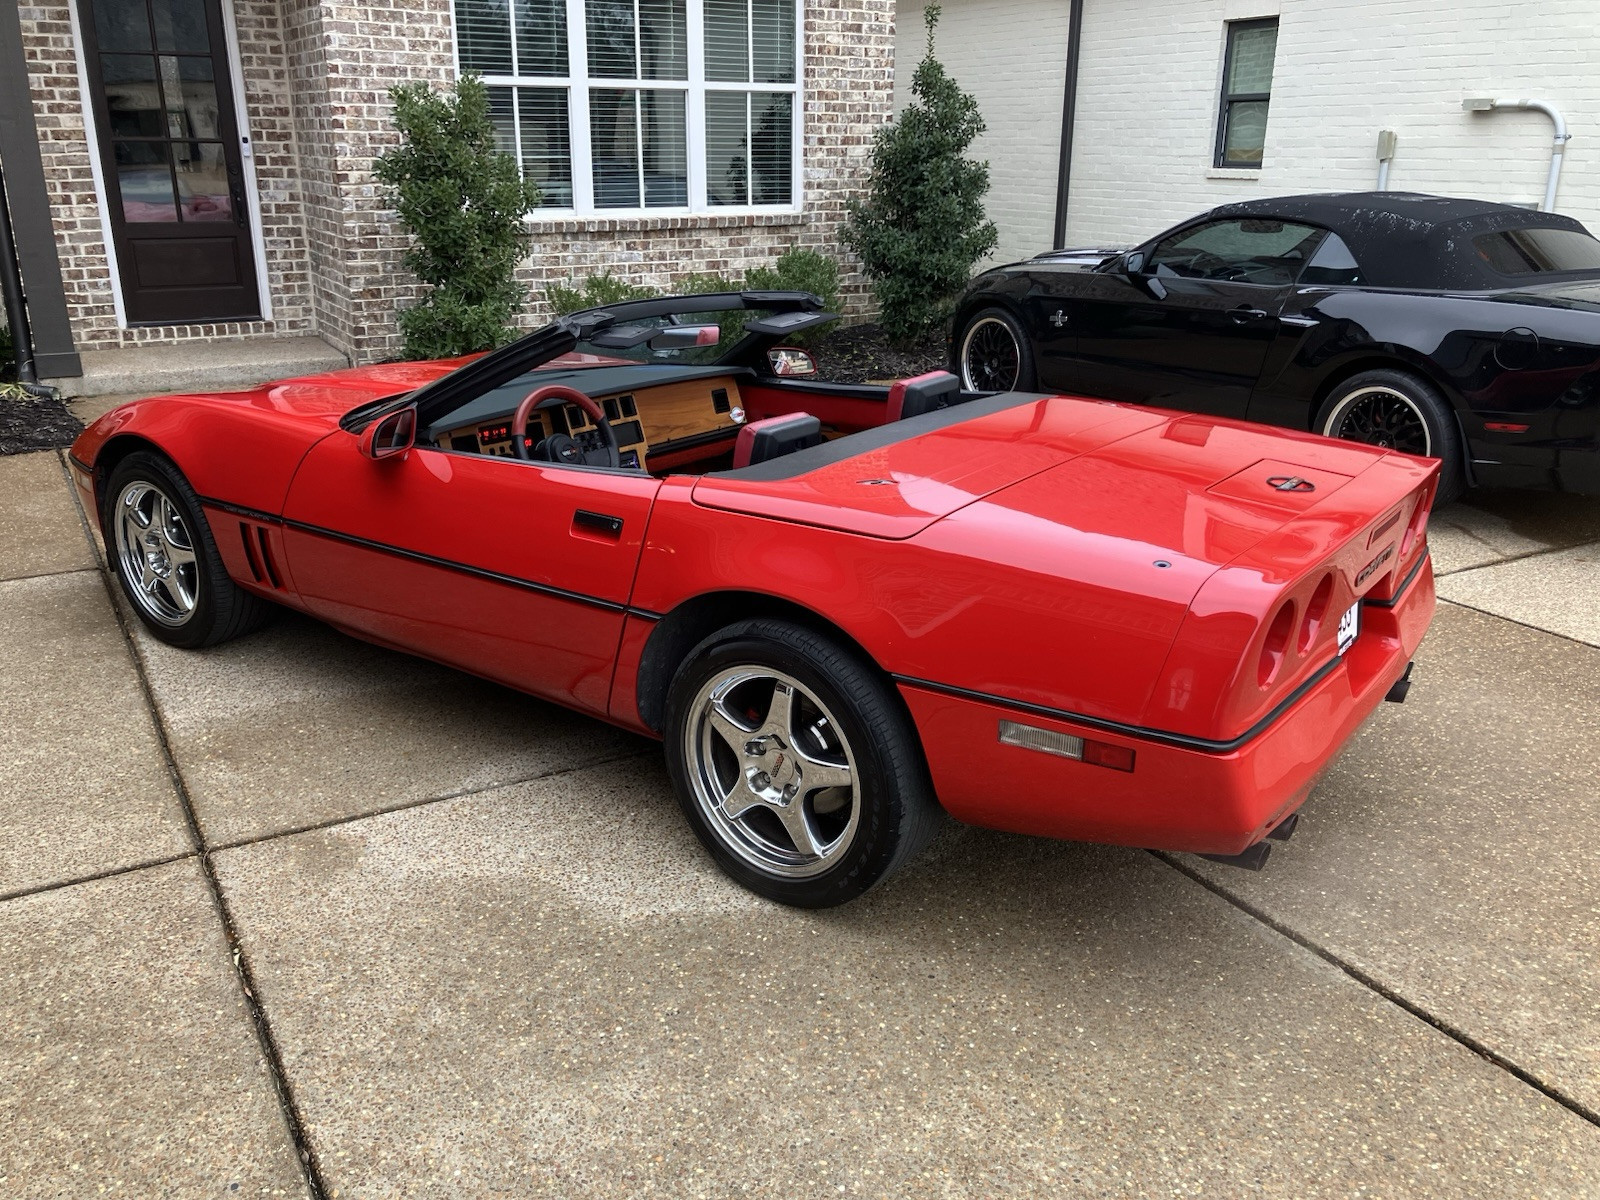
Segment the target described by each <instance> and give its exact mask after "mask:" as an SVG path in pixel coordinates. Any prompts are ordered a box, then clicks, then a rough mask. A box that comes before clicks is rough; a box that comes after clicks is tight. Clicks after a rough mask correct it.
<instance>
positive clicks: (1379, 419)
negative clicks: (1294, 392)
mask: <svg viewBox="0 0 1600 1200" xmlns="http://www.w3.org/2000/svg"><path fill="white" fill-rule="evenodd" d="M1315 429H1316V430H1317V432H1319V433H1322V434H1325V435H1326V436H1328V437H1336V438H1344V439H1345V440H1346V441H1351V442H1365V443H1366V444H1367V445H1369V446H1382V447H1383V448H1385V449H1389V450H1401V451H1404V452H1405V453H1407V454H1416V455H1420V456H1421V457H1423V458H1437V459H1439V460H1440V461H1441V462H1442V463H1443V467H1442V468H1441V471H1440V475H1439V491H1438V495H1437V497H1436V498H1435V500H1434V504H1435V505H1442V504H1448V503H1449V502H1450V501H1452V500H1454V499H1456V498H1457V497H1459V496H1460V495H1461V493H1462V492H1463V491H1465V490H1466V463H1465V460H1464V456H1463V453H1462V448H1461V431H1460V429H1459V428H1458V427H1457V425H1456V419H1455V414H1454V413H1452V412H1451V411H1450V406H1449V404H1448V403H1447V402H1446V401H1445V399H1444V397H1443V396H1441V395H1440V394H1439V391H1438V389H1437V388H1435V387H1434V386H1433V385H1432V384H1431V383H1429V382H1427V381H1426V380H1424V379H1420V378H1418V377H1417V376H1415V375H1412V374H1410V373H1408V372H1406V371H1397V370H1392V369H1389V368H1381V369H1379V370H1374V371H1363V372H1361V374H1359V375H1352V376H1351V377H1350V378H1349V379H1346V380H1344V381H1343V382H1342V383H1340V384H1339V385H1338V386H1337V387H1335V388H1334V389H1333V391H1332V392H1331V393H1330V394H1329V396H1328V398H1327V400H1325V401H1324V402H1323V405H1322V408H1321V410H1320V411H1319V412H1318V413H1317V420H1316V425H1315Z"/></svg>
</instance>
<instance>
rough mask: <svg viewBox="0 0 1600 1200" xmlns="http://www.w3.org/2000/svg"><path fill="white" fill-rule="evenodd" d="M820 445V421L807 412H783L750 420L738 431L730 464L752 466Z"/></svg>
mask: <svg viewBox="0 0 1600 1200" xmlns="http://www.w3.org/2000/svg"><path fill="white" fill-rule="evenodd" d="M820 445H822V422H821V421H819V420H818V419H817V418H816V417H813V416H812V415H811V414H810V413H798V412H797V413H786V414H785V415H784V416H781V417H768V418H766V419H765V420H762V421H751V422H750V424H748V425H746V426H745V427H744V428H743V429H741V430H739V440H738V441H736V442H735V443H734V445H733V465H734V466H735V467H736V468H737V467H748V466H753V465H754V464H756V463H761V462H766V461H768V460H769V459H774V458H777V457H779V456H780V455H783V454H788V453H790V452H791V451H794V450H804V449H806V448H807V447H808V446H820Z"/></svg>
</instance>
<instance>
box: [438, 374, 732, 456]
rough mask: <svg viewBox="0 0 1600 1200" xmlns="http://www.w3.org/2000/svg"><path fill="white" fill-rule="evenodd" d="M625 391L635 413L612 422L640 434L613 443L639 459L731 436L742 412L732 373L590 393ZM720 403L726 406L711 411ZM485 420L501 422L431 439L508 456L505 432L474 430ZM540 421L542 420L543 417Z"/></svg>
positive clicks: (586, 425) (604, 397)
mask: <svg viewBox="0 0 1600 1200" xmlns="http://www.w3.org/2000/svg"><path fill="white" fill-rule="evenodd" d="M718 391H721V392H723V393H724V396H725V400H726V404H725V406H724V405H723V404H722V403H719V402H718V401H717V400H716V399H715V397H714V394H715V393H716V392H718ZM625 396H631V397H633V400H634V407H635V408H636V409H637V411H638V416H637V417H629V416H626V415H624V416H623V418H622V421H620V422H614V423H615V424H622V423H626V422H628V421H632V420H637V421H638V422H639V428H640V431H641V432H642V433H643V434H644V438H643V440H642V441H629V442H622V443H619V444H618V449H619V450H623V451H627V450H636V451H637V452H638V453H639V457H640V460H641V461H642V462H644V463H646V464H648V462H649V460H650V459H651V458H654V457H656V456H657V455H660V454H670V453H672V452H673V451H674V450H677V449H683V450H689V449H693V448H695V447H696V446H697V445H704V444H714V443H715V442H717V441H718V440H719V435H721V434H724V433H725V434H727V435H728V436H729V437H732V436H733V435H734V434H735V433H737V432H738V429H739V425H740V424H741V422H742V420H743V416H744V399H743V397H742V395H741V394H740V391H739V381H738V378H737V377H736V376H733V375H713V376H707V377H703V378H700V379H686V380H683V381H681V382H669V383H656V384H651V385H650V386H648V387H642V388H633V389H632V390H629V391H621V392H607V393H601V394H597V395H596V396H595V397H594V399H595V400H596V401H598V402H599V403H600V404H602V405H603V404H605V403H606V402H607V401H617V402H619V404H620V402H621V400H622V398H623V397H625ZM723 407H725V409H726V411H721V412H719V411H717V410H718V409H719V408H723ZM566 409H567V411H568V414H569V420H570V416H571V414H576V413H578V411H579V410H578V409H577V408H576V407H575V406H573V405H567V406H566ZM734 413H738V414H739V420H735V418H734ZM491 423H493V424H501V423H503V422H501V421H496V422H476V423H474V424H472V425H463V426H460V427H458V428H455V429H447V430H445V431H444V432H442V433H441V434H440V435H439V436H438V437H437V438H436V439H435V442H436V444H438V445H439V446H441V447H443V448H444V449H447V450H448V449H452V448H453V442H454V439H456V438H458V437H459V438H466V437H471V438H472V439H473V441H475V442H476V443H477V446H478V452H479V453H480V454H488V455H494V456H496V457H501V458H505V457H509V456H510V455H511V441H510V439H509V438H507V439H505V440H504V441H498V440H497V441H493V442H487V443H486V442H484V441H483V440H482V439H481V438H480V437H479V436H478V430H479V429H481V428H482V427H483V426H484V425H486V424H491ZM546 423H547V424H548V417H547V418H546ZM573 427H574V428H576V429H578V430H584V429H591V428H593V425H592V423H591V422H590V421H589V420H588V418H587V417H585V418H584V419H583V423H582V424H581V425H574V426H573Z"/></svg>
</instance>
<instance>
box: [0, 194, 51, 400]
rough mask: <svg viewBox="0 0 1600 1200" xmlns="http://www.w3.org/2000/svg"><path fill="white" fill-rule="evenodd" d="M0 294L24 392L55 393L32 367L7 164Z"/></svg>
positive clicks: (0, 205)
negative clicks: (42, 384)
mask: <svg viewBox="0 0 1600 1200" xmlns="http://www.w3.org/2000/svg"><path fill="white" fill-rule="evenodd" d="M0 296H3V297H4V299H5V306H6V324H7V325H8V326H10V327H11V345H12V348H13V353H15V354H16V356H17V382H18V383H19V384H21V385H22V390H23V391H25V392H29V393H32V394H33V395H36V396H54V395H55V394H56V393H55V389H54V388H49V387H42V386H40V384H39V375H38V373H37V372H36V371H35V370H34V369H33V332H32V330H30V329H29V328H28V303H27V300H26V299H24V297H23V294H22V270H21V268H20V267H18V266H17V243H16V239H15V238H13V237H12V236H11V206H10V205H9V204H8V203H6V173H5V169H4V167H0Z"/></svg>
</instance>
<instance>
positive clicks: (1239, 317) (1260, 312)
mask: <svg viewBox="0 0 1600 1200" xmlns="http://www.w3.org/2000/svg"><path fill="white" fill-rule="evenodd" d="M1228 315H1229V316H1230V317H1232V318H1233V319H1234V320H1235V321H1237V322H1239V324H1241V325H1243V324H1244V323H1245V322H1246V321H1263V320H1265V319H1266V318H1267V317H1268V316H1270V315H1271V314H1270V313H1268V312H1267V310H1266V309H1264V308H1236V309H1234V310H1233V311H1232V312H1230V313H1229V314H1228Z"/></svg>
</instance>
